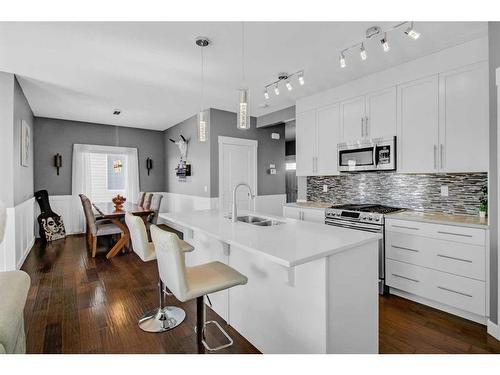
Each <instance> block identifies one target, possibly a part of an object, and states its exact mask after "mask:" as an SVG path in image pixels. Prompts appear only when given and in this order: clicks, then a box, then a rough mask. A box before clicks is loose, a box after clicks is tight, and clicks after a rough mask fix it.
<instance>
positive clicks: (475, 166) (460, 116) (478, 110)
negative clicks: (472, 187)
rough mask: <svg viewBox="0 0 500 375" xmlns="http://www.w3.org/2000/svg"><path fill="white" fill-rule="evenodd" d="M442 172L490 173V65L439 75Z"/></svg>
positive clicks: (477, 65) (475, 66)
mask: <svg viewBox="0 0 500 375" xmlns="http://www.w3.org/2000/svg"><path fill="white" fill-rule="evenodd" d="M439 92H440V101H439V108H440V119H439V124H440V126H439V147H440V169H441V170H443V171H446V172H487V171H488V161H489V155H488V150H489V144H488V135H489V112H488V108H489V107H488V65H487V64H486V63H480V64H474V65H471V66H468V67H465V68H462V69H458V70H453V71H451V72H446V73H443V74H440V76H439Z"/></svg>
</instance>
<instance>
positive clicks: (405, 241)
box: [385, 219, 488, 323]
mask: <svg viewBox="0 0 500 375" xmlns="http://www.w3.org/2000/svg"><path fill="white" fill-rule="evenodd" d="M487 235H488V233H487V230H486V229H478V228H464V227H457V226H452V225H442V224H430V223H420V222H414V221H404V220H395V219H387V222H386V241H385V257H386V260H385V264H386V284H387V285H388V286H390V287H391V292H395V294H398V293H397V291H402V292H405V293H407V294H408V296H409V298H411V296H416V297H420V298H418V299H417V301H418V302H422V303H426V304H429V305H431V306H433V307H436V308H442V309H443V310H446V311H448V312H451V313H455V314H457V315H460V316H462V317H465V318H468V319H472V320H475V321H477V322H480V323H485V321H486V316H487V315H488V312H487V307H488V300H487V298H488V297H487V292H488V290H487V282H488V281H487V267H488V264H487V260H488V257H487V241H486V239H487ZM405 296H407V295H405Z"/></svg>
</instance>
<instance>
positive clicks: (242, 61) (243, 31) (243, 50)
mask: <svg viewBox="0 0 500 375" xmlns="http://www.w3.org/2000/svg"><path fill="white" fill-rule="evenodd" d="M241 77H242V78H243V88H246V86H245V83H246V82H245V22H242V23H241Z"/></svg>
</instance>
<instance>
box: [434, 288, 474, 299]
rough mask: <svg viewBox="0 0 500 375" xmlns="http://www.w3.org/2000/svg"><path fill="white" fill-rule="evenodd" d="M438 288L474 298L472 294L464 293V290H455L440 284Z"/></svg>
mask: <svg viewBox="0 0 500 375" xmlns="http://www.w3.org/2000/svg"><path fill="white" fill-rule="evenodd" d="M438 289H441V290H445V291H447V292H451V293H455V294H460V295H462V296H465V297H469V298H472V295H471V294H467V293H464V292H459V291H458V290H453V289H449V288H445V287H444V286H438Z"/></svg>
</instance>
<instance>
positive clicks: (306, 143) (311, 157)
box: [296, 110, 316, 176]
mask: <svg viewBox="0 0 500 375" xmlns="http://www.w3.org/2000/svg"><path fill="white" fill-rule="evenodd" d="M296 147H297V152H296V154H297V155H296V163H297V166H296V173H297V176H311V175H313V174H314V170H315V166H316V159H315V158H316V110H311V111H307V112H303V113H298V114H297V118H296Z"/></svg>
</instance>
